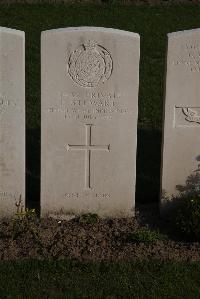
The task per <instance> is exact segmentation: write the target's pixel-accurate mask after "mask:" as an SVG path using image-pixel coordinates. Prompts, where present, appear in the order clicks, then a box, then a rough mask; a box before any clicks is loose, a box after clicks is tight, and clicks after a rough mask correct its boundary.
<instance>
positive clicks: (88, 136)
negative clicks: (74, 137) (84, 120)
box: [67, 124, 110, 189]
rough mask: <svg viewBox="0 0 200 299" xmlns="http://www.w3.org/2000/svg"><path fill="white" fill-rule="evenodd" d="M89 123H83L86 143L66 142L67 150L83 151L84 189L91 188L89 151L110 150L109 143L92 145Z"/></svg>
mask: <svg viewBox="0 0 200 299" xmlns="http://www.w3.org/2000/svg"><path fill="white" fill-rule="evenodd" d="M91 128H92V125H91V124H86V125H85V130H86V144H84V145H71V144H67V150H68V151H70V150H79V151H85V189H91V185H90V179H91V167H90V163H91V151H93V150H96V151H97V150H99V151H110V144H109V145H94V144H91V137H92V136H91Z"/></svg>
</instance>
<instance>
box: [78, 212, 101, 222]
mask: <svg viewBox="0 0 200 299" xmlns="http://www.w3.org/2000/svg"><path fill="white" fill-rule="evenodd" d="M98 221H99V216H98V215H97V214H92V213H87V214H83V215H81V216H80V218H79V222H80V223H86V224H94V223H97V222H98Z"/></svg>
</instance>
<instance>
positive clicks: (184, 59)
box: [172, 43, 200, 73]
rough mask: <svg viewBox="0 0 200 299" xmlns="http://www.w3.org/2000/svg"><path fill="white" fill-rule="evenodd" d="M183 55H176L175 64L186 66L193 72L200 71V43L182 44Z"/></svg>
mask: <svg viewBox="0 0 200 299" xmlns="http://www.w3.org/2000/svg"><path fill="white" fill-rule="evenodd" d="M181 52H182V53H181V57H176V58H175V59H174V60H173V61H172V64H173V65H174V66H180V65H183V66H185V67H186V68H187V69H188V70H189V71H191V72H198V73H199V72H200V44H198V43H193V44H185V45H182V46H181Z"/></svg>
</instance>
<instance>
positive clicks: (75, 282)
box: [0, 260, 200, 299]
mask: <svg viewBox="0 0 200 299" xmlns="http://www.w3.org/2000/svg"><path fill="white" fill-rule="evenodd" d="M199 277H200V263H197V262H196V263H187V262H183V263H180V262H179V263H178V262H170V261H168V262H161V261H149V262H127V263H125V262H122V263H105V262H104V263H78V262H70V261H66V260H63V261H17V262H12V261H3V262H0V294H1V295H0V297H1V299H3V298H15V299H18V298H28V299H31V298H34V299H35V298H42V299H45V298H60V299H61V298H62V299H63V298H67V299H72V298H74V299H80V298H91V299H94V298H95V299H98V298H103V299H111V298H112V299H115V298H120V299H121V298H126V299H128V298H131V299H132V298H152V299H155V298H162V299H164V298H187V299H188V298H190V299H192V298H200V282H199Z"/></svg>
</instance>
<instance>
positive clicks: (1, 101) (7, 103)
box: [0, 94, 16, 115]
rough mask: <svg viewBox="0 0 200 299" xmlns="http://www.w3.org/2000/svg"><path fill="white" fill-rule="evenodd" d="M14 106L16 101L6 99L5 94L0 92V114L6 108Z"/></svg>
mask: <svg viewBox="0 0 200 299" xmlns="http://www.w3.org/2000/svg"><path fill="white" fill-rule="evenodd" d="M12 107H16V103H15V102H14V101H11V100H8V99H7V98H6V96H5V95H2V94H0V115H1V114H3V112H4V111H5V110H6V109H8V108H12Z"/></svg>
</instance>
